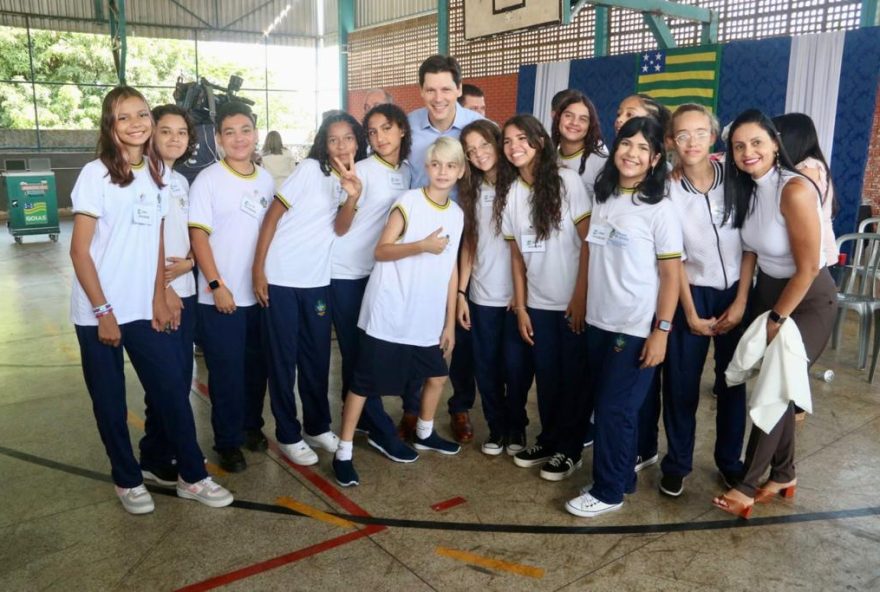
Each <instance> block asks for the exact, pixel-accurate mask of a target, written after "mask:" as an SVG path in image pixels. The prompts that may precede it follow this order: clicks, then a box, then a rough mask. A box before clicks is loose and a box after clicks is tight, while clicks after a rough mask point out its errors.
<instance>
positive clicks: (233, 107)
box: [189, 102, 275, 473]
mask: <svg viewBox="0 0 880 592" xmlns="http://www.w3.org/2000/svg"><path fill="white" fill-rule="evenodd" d="M216 136H217V145H218V146H220V147H221V148H222V149H223V152H224V154H225V158H224V159H223V160H222V161H220V162H216V163H214V164H212V165H211V166H209V167H208V168H206V169H204V170H203V171H202V172H201V173H199V176H198V177H196V180H195V181H194V182H193V185H192V188H191V189H190V207H189V236H190V240H191V242H192V250H193V253H195V257H196V263H197V264H198V266H199V279H198V300H199V303H198V306H197V307H196V308H197V309H198V313H197V314H198V325H199V334H200V336H201V337H203V343H202V348H203V350H204V352H205V363H206V364H207V366H208V390H209V392H210V396H211V425H212V426H213V427H214V450H216V451H217V454H218V455H219V457H220V466H221V467H222V468H223V469H224V470H226V471H229V472H231V473H236V472H240V471H243V470H245V468H247V461H246V460H245V458H244V455H243V454H242V452H241V446H242V445H243V444H244V445H245V446H246V447H247V448H248V449H249V450H253V451H261V450H266V448H267V446H268V442H267V440H266V437H265V435H263V432H262V431H261V428H262V427H263V398H264V397H265V394H266V366H265V355H264V354H263V348H262V345H261V337H260V307H259V306H258V305H257V299H256V297H255V296H254V289H253V284H252V283H251V265H252V263H253V259H254V249H255V247H256V244H257V235H258V234H259V232H260V223H261V222H262V221H263V217H264V216H265V214H266V209H267V208H268V207H269V202H270V201H271V200H272V196H273V195H274V194H275V182H274V181H273V180H272V175H270V174H269V173H268V171H266V170H265V169H263V168H261V167H258V166H257V165H255V164H254V163H253V162H252V160H251V156H252V155H253V152H254V146H256V143H257V129H256V124H255V119H254V115H253V113H252V111H251V109H250V107H248V106H247V105H245V104H243V103H239V102H230V103H226V104H224V105H223V106H222V107H220V109H218V110H217V117H216Z"/></svg>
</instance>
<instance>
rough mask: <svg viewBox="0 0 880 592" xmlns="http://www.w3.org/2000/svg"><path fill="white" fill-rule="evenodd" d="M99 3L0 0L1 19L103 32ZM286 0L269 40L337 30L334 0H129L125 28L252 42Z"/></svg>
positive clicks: (296, 40)
mask: <svg viewBox="0 0 880 592" xmlns="http://www.w3.org/2000/svg"><path fill="white" fill-rule="evenodd" d="M319 3H320V4H321V6H322V7H323V27H320V25H319V22H318V20H319V19H318V15H319V10H318V6H319ZM102 5H103V14H99V13H96V9H95V0H0V24H2V25H6V26H16V27H22V26H25V17H24V15H30V16H29V17H28V18H29V20H30V25H31V27H33V28H38V29H54V30H63V31H81V32H87V33H107V32H108V30H109V29H108V25H107V20H106V19H107V3H106V1H104V0H102ZM288 5H290V11H289V12H288V14H287V17H286V18H285V19H284V20H283V21H282V22H281V23H279V24H278V26H277V27H276V28H275V29H274V30H273V31H272V35H271V37H270V40H271V42H273V43H284V44H292V45H301V44H306V41H307V40H308V39H312V40H313V39H314V38H315V37H319V36H321V34H325V35H326V34H328V33H335V32H336V30H337V27H338V24H337V23H338V14H337V12H338V8H337V0H128V1H127V2H126V3H125V9H126V21H127V23H128V27H129V28H130V29H132V30H133V31H135V32H136V34H137V35H139V36H149V37H159V38H162V37H166V38H192V36H193V32H192V31H193V29H196V30H198V31H199V39H210V40H214V41H254V40H256V39H257V38H258V37H259V36H261V35H262V34H263V31H265V30H266V28H267V27H268V26H269V25H270V24H271V23H272V22H273V21H274V20H275V18H276V17H277V16H278V15H279V14H280V13H281V12H282V11H283V10H284V9H285V7H286V6H288ZM321 29H323V30H321ZM308 42H309V43H312V42H313V41H308Z"/></svg>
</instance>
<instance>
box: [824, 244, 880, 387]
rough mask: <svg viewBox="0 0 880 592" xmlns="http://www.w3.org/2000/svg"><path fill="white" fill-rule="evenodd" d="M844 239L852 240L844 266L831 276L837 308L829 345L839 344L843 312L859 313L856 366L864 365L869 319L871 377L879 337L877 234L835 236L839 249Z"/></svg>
mask: <svg viewBox="0 0 880 592" xmlns="http://www.w3.org/2000/svg"><path fill="white" fill-rule="evenodd" d="M847 242H851V243H852V245H851V246H852V257H851V258H850V261H849V263H848V264H847V265H845V266H841V267H840V268H839V269H838V270H837V273H836V276H837V277H835V282H836V283H837V306H838V309H837V319H836V320H835V323H834V331H833V332H832V339H831V347H832V348H833V349H837V346H838V344H839V343H840V338H841V336H842V334H843V322H844V320H845V319H846V311H847V310H854V311H856V312H857V313H858V315H859V357H858V368H859V369H862V368H864V367H865V366H866V365H867V362H868V343H869V340H870V333H871V324H872V323H871V321H872V320H873V321H874V326H875V334H876V335H875V339H874V342H875V345H874V359H873V360H872V364H871V366H872V370H871V378H873V374H874V371H873V370H874V367H875V366H876V363H877V352H878V350H877V342H878V336H880V330H878V329H877V324H878V322H880V297H878V290H877V277H878V271H880V234H878V233H873V232H854V233H850V234H844V235H843V236H841V237H839V238H838V239H837V248H838V250H841V251H843V250H844V248H843V246H844V244H845V243H847Z"/></svg>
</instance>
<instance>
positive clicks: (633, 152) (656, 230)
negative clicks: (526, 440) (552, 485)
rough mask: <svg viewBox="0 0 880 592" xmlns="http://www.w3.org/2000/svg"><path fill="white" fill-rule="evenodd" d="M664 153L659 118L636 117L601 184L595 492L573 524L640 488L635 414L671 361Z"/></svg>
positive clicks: (595, 244) (671, 254)
mask: <svg viewBox="0 0 880 592" xmlns="http://www.w3.org/2000/svg"><path fill="white" fill-rule="evenodd" d="M663 146H664V130H663V128H662V127H661V126H660V124H658V123H657V122H656V121H655V120H654V119H653V118H650V117H635V118H632V119H630V120H629V121H627V122H626V123H624V124H623V126H621V128H620V130H619V131H618V134H617V137H616V138H615V140H614V146H613V148H612V150H611V158H609V159H608V162H607V163H606V165H605V168H604V169H603V170H602V172H601V173H600V174H599V178H598V179H597V181H596V202H595V203H594V205H593V215H592V218H591V220H590V233H589V235H588V237H587V241H588V243H589V249H590V263H589V269H590V276H589V291H588V293H587V325H588V328H587V354H588V357H589V368H590V371H589V387H590V391H591V394H592V398H593V401H594V404H595V440H594V446H593V484H592V485H591V486H589V487H588V488H585V489H584V490H582V494H581V495H580V496H578V497H576V498H574V499H572V500H570V501H569V502H568V503H566V506H565V508H566V510H568V511H569V512H570V513H572V514H574V515H576V516H582V517H588V518H590V517H593V516H598V515H599V514H602V513H605V512H609V511H612V510H617V509H619V508H620V507H621V506H622V505H623V496H624V493H631V492H632V491H633V490H634V489H635V481H636V474H635V470H634V469H635V467H634V464H633V459H634V458H635V457H636V441H637V426H638V418H639V410H640V408H641V406H642V403H643V402H644V400H645V397H646V395H647V393H648V389H649V387H650V386H651V381H652V380H653V377H654V371H655V368H656V366H657V365H659V364H660V363H661V362H663V359H664V357H665V355H666V344H667V338H668V335H669V331H670V329H671V328H672V315H673V313H674V312H675V305H676V303H677V301H678V292H679V268H680V263H679V259H680V258H681V250H682V238H681V228H680V226H679V222H678V218H677V214H676V212H675V206H674V205H673V204H672V202H671V201H670V200H669V199H667V198H666V175H667V168H666V158H665V154H664V148H663Z"/></svg>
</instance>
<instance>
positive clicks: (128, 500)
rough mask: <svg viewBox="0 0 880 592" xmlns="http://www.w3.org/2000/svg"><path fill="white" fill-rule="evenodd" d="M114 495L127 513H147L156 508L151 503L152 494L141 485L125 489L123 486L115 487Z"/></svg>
mask: <svg viewBox="0 0 880 592" xmlns="http://www.w3.org/2000/svg"><path fill="white" fill-rule="evenodd" d="M116 495H117V496H118V497H119V501H120V502H122V507H123V508H125V511H126V512H128V513H129V514H149V513H150V512H152V511H153V510H155V509H156V504H154V503H153V496H151V495H150V492H149V491H147V488H146V487H144V486H143V485H138V486H137V487H132V488H130V489H126V488H124V487H117V488H116Z"/></svg>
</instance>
